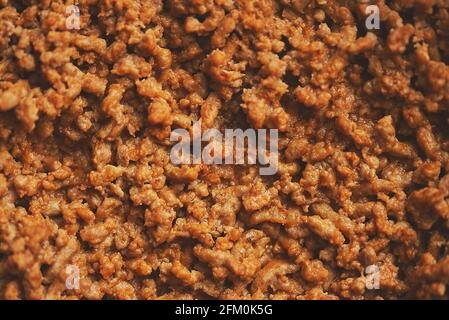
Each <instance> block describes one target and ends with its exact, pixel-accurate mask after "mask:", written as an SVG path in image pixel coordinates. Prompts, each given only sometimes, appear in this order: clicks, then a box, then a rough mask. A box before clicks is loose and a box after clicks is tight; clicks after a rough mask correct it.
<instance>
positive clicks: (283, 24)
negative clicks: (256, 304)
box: [0, 0, 449, 299]
mask: <svg viewBox="0 0 449 320" xmlns="http://www.w3.org/2000/svg"><path fill="white" fill-rule="evenodd" d="M70 5H76V6H77V8H78V9H79V27H80V28H79V30H78V29H77V28H75V29H74V28H72V27H70V25H69V24H67V19H72V20H73V19H76V15H75V17H74V16H73V10H72V11H71V10H67V8H68V7H69V6H70ZM369 5H376V6H377V7H378V8H379V17H380V29H372V30H368V29H367V27H366V24H365V21H366V19H367V18H369V17H368V15H369V12H368V11H367V10H366V8H367V7H368V6H369ZM72 9H73V8H72ZM367 12H368V13H367ZM448 40H449V1H447V0H391V1H389V0H372V1H355V0H201V1H200V0H145V1H143V0H120V1H118V0H117V1H97V0H78V1H76V2H75V1H61V0H58V1H48V0H21V1H20V0H0V297H1V298H2V299H206V298H207V299H210V298H213V299H405V298H415V299H448V298H449V293H448V289H449V203H448V199H449V139H448V138H449V129H448V128H449V114H448V112H449V41H448ZM197 120H202V126H203V129H207V128H215V129H218V130H220V131H223V130H224V129H227V128H268V129H278V130H279V137H280V138H279V150H280V158H279V170H278V172H277V174H276V175H274V176H261V175H260V174H259V171H258V165H205V164H192V165H181V166H176V165H174V164H172V163H171V162H170V158H169V153H170V148H171V146H172V145H173V142H171V141H170V133H171V132H172V130H174V129H177V128H182V129H187V130H191V129H192V125H193V123H194V121H197ZM373 265H375V266H378V268H379V271H380V283H379V288H378V289H377V290H376V289H372V288H368V287H367V286H366V280H367V277H368V275H367V273H366V272H365V270H366V268H367V267H369V266H373ZM67 266H76V267H77V268H79V271H80V283H79V287H68V286H67V285H66V280H67V276H68V275H67V272H66V271H67Z"/></svg>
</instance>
